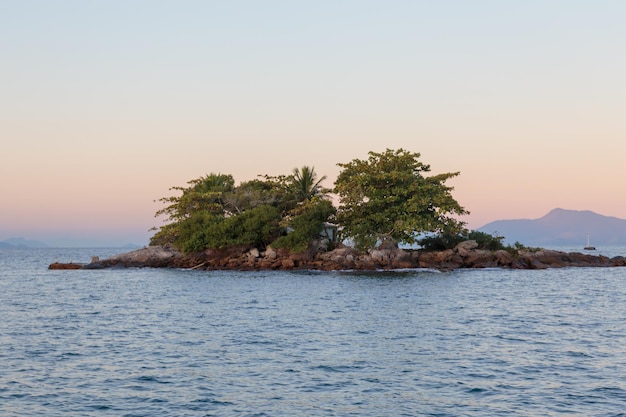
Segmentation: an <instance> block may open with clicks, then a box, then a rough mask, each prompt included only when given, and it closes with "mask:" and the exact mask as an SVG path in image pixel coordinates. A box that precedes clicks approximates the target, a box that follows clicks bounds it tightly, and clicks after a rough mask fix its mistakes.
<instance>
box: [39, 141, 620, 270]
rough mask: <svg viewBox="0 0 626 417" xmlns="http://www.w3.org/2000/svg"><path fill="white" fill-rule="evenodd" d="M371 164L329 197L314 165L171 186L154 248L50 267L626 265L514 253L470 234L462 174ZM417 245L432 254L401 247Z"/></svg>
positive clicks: (498, 241) (389, 153)
mask: <svg viewBox="0 0 626 417" xmlns="http://www.w3.org/2000/svg"><path fill="white" fill-rule="evenodd" d="M368 156H369V157H368V158H367V159H365V160H362V159H353V160H352V161H350V162H348V163H339V164H337V165H338V166H339V167H340V168H341V171H340V173H339V175H338V176H337V179H336V181H335V183H334V188H333V189H327V188H325V187H323V186H322V185H321V182H322V181H323V180H324V179H325V178H326V176H322V177H321V178H319V179H318V177H317V173H316V172H315V170H314V168H313V167H310V166H307V165H305V166H302V167H301V168H294V169H293V171H292V173H291V174H288V175H279V176H270V175H262V176H260V178H261V179H256V180H250V181H244V182H241V183H239V185H235V180H234V178H233V176H232V175H228V174H215V173H212V174H209V175H206V176H203V177H199V178H196V179H194V180H191V181H189V182H188V186H183V187H180V186H178V187H172V188H171V190H174V191H176V192H177V193H179V195H174V196H169V197H163V198H161V199H160V200H159V201H160V202H162V203H163V204H164V207H163V208H162V209H160V210H159V211H157V212H156V214H155V216H156V217H164V218H165V224H164V225H163V226H161V227H160V228H158V229H155V230H156V233H155V234H154V236H153V237H152V238H151V240H150V246H149V247H146V248H143V249H139V250H136V251H133V252H129V253H124V254H120V255H117V256H113V257H111V258H108V259H104V260H102V261H100V260H99V259H93V260H92V262H91V263H89V264H84V265H82V264H71V263H70V264H60V263H54V264H52V265H50V269H79V268H89V269H100V268H111V267H152V268H190V269H203V270H220V269H224V270H240V271H258V270H324V271H338V270H364V271H367V270H398V269H418V268H425V269H435V270H441V271H447V270H454V269H461V268H510V269H545V268H562V267H575V266H578V267H590V266H595V267H609V266H625V265H626V259H625V258H624V257H615V258H608V257H605V256H593V255H586V254H582V253H564V252H558V251H552V250H544V249H535V248H526V247H524V246H523V245H521V244H516V245H514V246H513V247H511V246H505V245H504V244H503V243H502V240H503V239H504V238H503V237H502V236H494V235H488V234H486V233H482V232H479V231H470V230H468V229H466V227H465V223H464V222H463V221H461V220H460V219H459V217H460V216H463V215H466V214H469V212H468V211H467V210H465V208H464V207H462V206H461V205H460V204H459V203H458V202H457V201H456V200H455V199H454V197H453V196H452V193H451V192H452V190H453V188H452V187H450V186H447V185H445V182H446V181H447V180H448V179H450V178H454V177H456V176H457V175H459V172H447V173H441V174H435V175H430V165H428V164H425V163H423V162H421V161H420V160H419V157H420V154H419V153H415V152H410V151H407V150H404V149H397V150H393V149H387V150H385V151H384V152H369V153H368ZM331 192H332V193H334V194H335V196H336V197H337V204H338V205H337V206H335V205H334V204H333V201H332V199H331V198H330V193H331ZM343 242H352V243H353V244H354V247H351V246H345V245H344V244H343ZM380 242H382V244H380V245H379V243H380ZM413 244H418V245H420V247H421V248H423V249H401V248H400V246H401V245H413ZM377 245H379V246H377ZM217 248H225V249H217ZM258 248H263V249H262V250H261V249H258Z"/></svg>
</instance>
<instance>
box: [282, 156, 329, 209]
mask: <svg viewBox="0 0 626 417" xmlns="http://www.w3.org/2000/svg"><path fill="white" fill-rule="evenodd" d="M325 179H326V175H324V176H322V177H321V178H320V179H319V180H318V179H317V174H316V173H315V168H314V167H309V166H306V165H305V166H303V167H302V168H294V169H293V173H292V175H291V181H290V186H291V188H292V190H293V191H294V194H295V196H296V198H297V199H298V201H299V202H304V201H307V200H310V199H312V198H313V197H316V196H322V197H323V196H324V195H325V194H327V193H328V192H329V190H328V189H326V188H324V187H322V181H324V180H325Z"/></svg>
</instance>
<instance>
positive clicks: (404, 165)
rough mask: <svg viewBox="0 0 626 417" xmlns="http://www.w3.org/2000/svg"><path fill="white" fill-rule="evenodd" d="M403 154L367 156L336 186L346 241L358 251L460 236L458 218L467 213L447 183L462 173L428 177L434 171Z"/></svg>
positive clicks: (344, 167)
mask: <svg viewBox="0 0 626 417" xmlns="http://www.w3.org/2000/svg"><path fill="white" fill-rule="evenodd" d="M419 157H420V154H419V153H412V152H408V151H406V150H404V149H398V150H391V149H387V150H386V151H385V152H382V153H375V152H369V158H368V159H367V160H360V159H354V160H353V161H351V162H349V163H345V164H341V163H340V164H338V166H339V167H341V168H342V171H341V172H340V173H339V176H338V177H337V180H336V181H335V192H336V193H337V194H338V195H339V198H340V204H339V208H338V211H337V222H338V224H339V225H340V226H341V227H342V236H343V237H344V238H349V239H352V240H353V241H354V244H355V247H357V248H358V249H367V248H372V247H374V246H376V244H378V243H382V242H392V243H393V244H395V245H397V244H398V243H407V244H413V243H415V242H417V239H418V234H419V233H424V232H441V231H460V230H462V228H463V224H464V223H463V222H461V221H459V220H457V219H456V218H455V217H454V216H458V215H464V214H467V213H468V212H467V211H466V210H465V209H464V208H463V207H461V205H459V203H458V202H457V201H456V200H455V199H454V198H453V197H452V194H451V191H452V190H453V188H452V187H448V186H446V185H445V182H446V181H447V180H448V179H450V178H453V177H456V176H457V175H459V173H458V172H454V173H445V174H439V175H432V176H428V177H427V176H424V173H428V172H430V166H429V165H426V164H424V163H422V162H420V161H419Z"/></svg>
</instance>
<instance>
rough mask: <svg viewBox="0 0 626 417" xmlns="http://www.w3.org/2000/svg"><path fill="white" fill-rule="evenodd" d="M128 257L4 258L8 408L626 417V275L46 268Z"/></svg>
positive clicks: (11, 253) (1, 347) (15, 412)
mask: <svg viewBox="0 0 626 417" xmlns="http://www.w3.org/2000/svg"><path fill="white" fill-rule="evenodd" d="M119 252H123V250H111V249H106V250H105V249H28V250H0V415H2V416H294V415H303V416H512V415H515V416H556V415H560V416H573V415H576V416H626V414H625V413H626V268H599V269H593V268H578V269H576V268H574V269H552V270H543V271H507V270H495V269H490V270H468V271H457V272H450V273H437V272H428V271H403V272H396V273H356V272H354V273H321V272H294V273H290V272H246V273H243V272H205V271H185V270H153V269H111V270H103V271H89V270H85V271H83V270H79V271H48V270H47V269H46V268H47V266H48V264H50V263H51V262H54V261H55V260H59V261H60V262H67V261H69V260H73V261H75V262H87V261H89V260H90V259H91V255H99V256H101V257H104V256H108V255H112V254H114V253H119ZM621 254H624V253H623V252H622V253H621ZM611 255H613V254H611Z"/></svg>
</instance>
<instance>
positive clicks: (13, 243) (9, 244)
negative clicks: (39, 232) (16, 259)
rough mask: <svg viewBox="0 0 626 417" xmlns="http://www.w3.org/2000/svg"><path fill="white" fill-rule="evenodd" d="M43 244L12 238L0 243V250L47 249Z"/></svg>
mask: <svg viewBox="0 0 626 417" xmlns="http://www.w3.org/2000/svg"><path fill="white" fill-rule="evenodd" d="M47 247H48V245H46V244H45V243H43V242H39V241H36V240H28V239H24V238H22V237H12V238H10V239H6V240H3V241H1V242H0V248H47Z"/></svg>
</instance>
